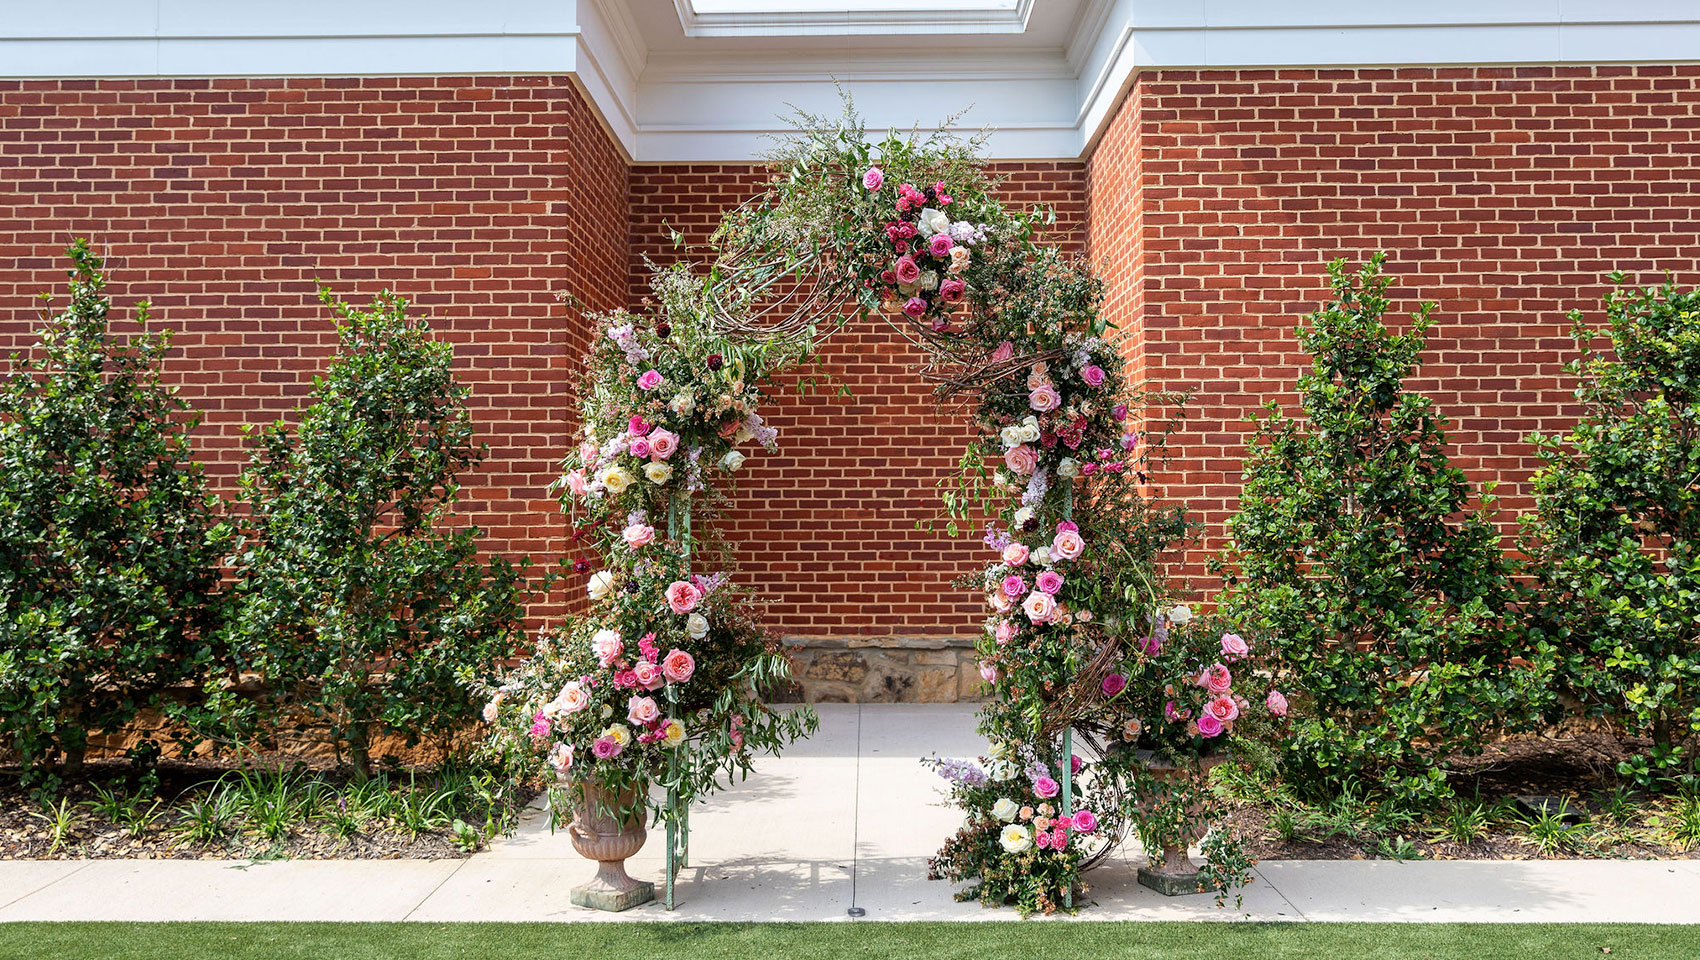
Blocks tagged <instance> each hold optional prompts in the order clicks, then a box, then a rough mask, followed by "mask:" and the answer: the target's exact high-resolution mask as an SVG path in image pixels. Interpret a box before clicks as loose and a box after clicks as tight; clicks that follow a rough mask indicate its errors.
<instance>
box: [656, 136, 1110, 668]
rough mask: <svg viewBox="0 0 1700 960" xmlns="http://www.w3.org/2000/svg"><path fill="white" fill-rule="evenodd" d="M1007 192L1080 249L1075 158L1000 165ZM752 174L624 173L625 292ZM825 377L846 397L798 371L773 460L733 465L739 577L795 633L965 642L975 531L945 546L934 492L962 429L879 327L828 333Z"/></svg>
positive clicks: (703, 228) (1081, 209)
mask: <svg viewBox="0 0 1700 960" xmlns="http://www.w3.org/2000/svg"><path fill="white" fill-rule="evenodd" d="M994 172H995V173H997V174H999V175H1002V176H1003V177H1005V182H1004V188H1003V196H1004V197H1005V198H1006V199H1007V200H1009V201H1010V202H1014V203H1019V204H1021V205H1023V206H1029V205H1032V204H1036V203H1044V204H1051V205H1053V206H1054V207H1055V208H1056V211H1057V215H1058V223H1057V225H1056V227H1055V228H1054V229H1053V233H1052V237H1053V238H1054V239H1055V240H1057V241H1058V242H1061V243H1064V244H1066V245H1068V246H1070V247H1071V248H1074V249H1082V247H1083V243H1084V239H1085V234H1084V225H1085V224H1084V221H1085V198H1084V186H1085V179H1084V178H1085V168H1084V165H1083V164H1080V163H1072V162H1063V163H1056V162H1047V163H1005V164H998V165H996V167H995V171H994ZM761 183H762V175H761V171H760V170H759V169H758V168H756V167H753V166H750V165H722V166H679V165H640V166H636V167H634V168H633V169H632V186H631V196H632V289H633V300H634V302H636V301H637V300H638V299H640V298H641V297H642V295H643V292H644V289H645V284H646V282H647V274H646V272H645V271H644V268H643V260H642V258H643V256H644V255H645V254H647V255H649V256H650V257H652V258H653V259H655V260H656V261H657V262H661V263H666V262H670V261H672V260H673V259H674V258H675V257H676V256H677V254H676V253H675V251H674V250H673V248H672V245H671V243H670V241H669V239H668V238H669V229H673V230H678V231H680V232H681V233H683V234H684V235H685V236H686V237H687V238H689V240H690V242H692V243H701V242H702V241H704V240H705V239H706V237H707V234H708V232H709V231H710V230H711V229H712V228H713V226H714V225H715V224H716V223H717V222H718V221H719V217H720V214H721V212H722V211H723V210H725V209H726V208H727V207H729V206H732V205H734V204H737V203H739V202H742V201H743V200H745V199H747V198H749V197H750V196H752V195H753V194H754V193H756V192H757V191H758V190H759V189H760V186H761ZM821 361H822V369H823V370H824V371H825V372H828V373H831V374H832V375H834V376H836V377H837V378H838V379H839V380H840V381H841V382H842V383H843V384H845V385H846V386H847V387H848V388H849V390H850V393H851V395H850V397H848V398H844V397H840V396H838V395H837V394H836V393H835V392H833V391H831V390H820V391H818V392H815V393H811V394H806V395H802V394H799V393H798V392H797V390H796V389H795V383H796V381H797V377H796V376H790V377H787V378H785V379H784V380H783V382H782V383H781V385H780V386H779V388H778V389H779V397H780V402H779V403H778V404H777V406H776V408H775V409H774V410H773V411H772V416H771V417H769V418H768V420H769V422H770V423H772V424H773V425H774V426H776V427H778V428H779V450H778V451H777V452H775V453H766V452H762V453H760V454H758V455H756V456H753V457H751V459H750V461H749V463H748V465H746V466H745V467H744V473H743V475H742V477H743V479H742V481H741V484H740V489H739V491H738V495H737V498H736V501H735V503H734V504H733V506H732V508H731V510H730V511H729V513H728V515H727V517H726V521H727V523H726V529H727V531H728V532H729V533H730V535H731V536H732V538H733V539H734V540H735V542H737V543H738V544H740V545H741V547H742V552H741V555H740V558H739V561H740V576H741V578H742V579H743V581H744V582H745V583H748V584H750V585H751V586H753V587H754V588H755V589H756V590H757V591H758V592H759V593H760V594H762V595H763V596H765V597H769V598H772V600H773V601H774V602H773V605H772V607H771V608H770V610H771V615H770V620H771V621H772V622H774V623H775V624H776V625H777V626H778V627H779V628H780V629H781V630H782V631H783V632H784V633H786V634H789V635H793V636H817V637H823V636H831V637H846V636H870V637H879V636H910V637H914V636H959V635H964V634H973V633H975V632H977V631H978V629H979V621H980V620H981V619H982V618H983V617H984V615H985V611H984V603H983V601H982V600H981V599H980V598H979V597H978V596H977V595H976V594H974V593H972V592H966V591H962V590H959V589H957V588H955V587H953V586H952V585H951V581H952V580H954V579H955V578H956V577H958V576H961V575H962V574H965V573H968V572H970V571H972V570H974V569H976V568H977V567H978V566H979V565H980V564H981V563H982V562H983V560H984V555H983V552H982V551H983V548H981V547H980V546H979V532H977V531H964V535H963V536H960V537H957V538H954V539H953V538H951V537H949V536H948V535H947V534H946V533H945V532H944V530H943V527H942V525H941V526H940V528H939V529H938V530H937V531H936V532H933V533H930V534H929V533H922V532H919V531H917V530H915V522H916V521H917V520H926V519H930V518H933V517H935V516H937V515H938V491H937V484H938V481H939V480H940V478H942V477H943V476H945V475H946V474H947V473H948V472H949V471H951V470H952V469H953V468H954V467H955V465H956V462H957V460H958V458H959V457H960V456H961V454H962V448H963V441H964V438H965V436H966V433H965V431H966V430H967V427H966V425H965V423H964V421H963V420H962V418H961V417H960V416H959V415H957V414H954V413H951V412H947V411H940V409H939V407H938V404H937V403H936V401H934V399H933V397H932V393H931V390H930V388H929V387H928V385H927V384H926V383H924V382H923V381H922V380H921V379H920V377H919V376H918V375H917V372H916V371H917V369H918V367H919V364H920V355H919V353H918V351H916V349H915V348H914V347H913V346H911V345H910V344H909V343H908V341H906V340H904V339H903V338H902V337H901V336H899V335H898V334H897V333H895V332H893V331H892V330H891V328H890V327H889V326H887V325H886V324H885V323H884V322H883V321H880V320H868V321H862V322H857V323H854V324H852V325H850V326H849V327H847V328H846V329H844V330H842V331H840V332H839V333H837V334H836V335H834V336H833V337H832V338H831V340H830V341H829V342H828V343H827V344H826V346H825V348H824V350H823V351H822V353H821Z"/></svg>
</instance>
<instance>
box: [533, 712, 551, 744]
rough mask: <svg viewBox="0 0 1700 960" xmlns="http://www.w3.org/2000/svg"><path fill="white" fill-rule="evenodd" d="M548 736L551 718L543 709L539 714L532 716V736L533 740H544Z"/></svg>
mask: <svg viewBox="0 0 1700 960" xmlns="http://www.w3.org/2000/svg"><path fill="white" fill-rule="evenodd" d="M547 736H549V718H548V717H545V716H544V715H543V711H541V710H539V711H537V716H535V717H532V718H531V737H532V739H533V740H542V739H543V738H545V737H547Z"/></svg>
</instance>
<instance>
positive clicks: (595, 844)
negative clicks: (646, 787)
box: [567, 784, 655, 912]
mask: <svg viewBox="0 0 1700 960" xmlns="http://www.w3.org/2000/svg"><path fill="white" fill-rule="evenodd" d="M632 796H633V795H632V792H631V791H630V790H627V791H625V792H624V793H621V794H619V795H617V796H616V795H610V794H608V793H607V792H605V791H604V790H602V788H600V787H597V786H594V785H592V784H585V785H584V790H583V793H582V794H581V795H580V798H579V806H578V809H577V810H576V811H574V815H573V822H572V823H570V824H568V825H567V835H568V836H570V837H572V841H573V849H574V850H577V851H578V854H579V856H581V857H584V858H585V859H586V860H595V861H596V876H595V877H594V878H592V879H591V880H590V882H588V883H582V884H579V885H578V886H576V887H574V888H572V902H573V903H574V904H576V905H577V906H581V907H590V908H592V909H594V910H607V911H610V912H619V911H621V910H630V909H631V908H633V907H636V906H639V905H641V904H645V903H648V902H649V901H651V900H654V899H655V884H653V883H650V882H649V881H647V880H634V879H632V878H631V877H630V876H628V875H627V874H626V858H628V857H634V856H637V853H638V851H639V850H642V849H643V843H644V841H645V840H646V839H648V837H649V831H648V830H645V829H644V826H643V817H642V815H641V814H639V815H637V816H633V817H628V818H627V819H626V820H624V821H620V820H617V819H616V818H615V816H614V813H613V811H614V810H616V809H617V808H619V807H621V806H625V805H627V804H629V803H631V801H632Z"/></svg>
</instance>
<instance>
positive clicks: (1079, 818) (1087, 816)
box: [1074, 810, 1098, 833]
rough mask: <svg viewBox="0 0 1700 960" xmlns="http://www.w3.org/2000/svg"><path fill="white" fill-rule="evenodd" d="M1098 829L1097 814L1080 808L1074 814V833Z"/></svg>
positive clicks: (1090, 831)
mask: <svg viewBox="0 0 1700 960" xmlns="http://www.w3.org/2000/svg"><path fill="white" fill-rule="evenodd" d="M1097 829H1098V815H1097V814H1095V813H1093V812H1092V811H1090V810H1081V811H1078V812H1076V813H1075V815H1074V832H1075V833H1092V832H1093V831H1095V830H1097Z"/></svg>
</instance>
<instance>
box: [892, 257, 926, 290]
mask: <svg viewBox="0 0 1700 960" xmlns="http://www.w3.org/2000/svg"><path fill="white" fill-rule="evenodd" d="M891 272H892V273H893V274H895V275H896V276H897V282H898V283H904V284H908V283H917V282H919V281H920V279H921V265H920V264H918V263H916V262H915V258H914V257H898V258H897V262H896V263H894V264H892V265H891Z"/></svg>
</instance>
